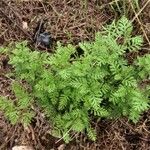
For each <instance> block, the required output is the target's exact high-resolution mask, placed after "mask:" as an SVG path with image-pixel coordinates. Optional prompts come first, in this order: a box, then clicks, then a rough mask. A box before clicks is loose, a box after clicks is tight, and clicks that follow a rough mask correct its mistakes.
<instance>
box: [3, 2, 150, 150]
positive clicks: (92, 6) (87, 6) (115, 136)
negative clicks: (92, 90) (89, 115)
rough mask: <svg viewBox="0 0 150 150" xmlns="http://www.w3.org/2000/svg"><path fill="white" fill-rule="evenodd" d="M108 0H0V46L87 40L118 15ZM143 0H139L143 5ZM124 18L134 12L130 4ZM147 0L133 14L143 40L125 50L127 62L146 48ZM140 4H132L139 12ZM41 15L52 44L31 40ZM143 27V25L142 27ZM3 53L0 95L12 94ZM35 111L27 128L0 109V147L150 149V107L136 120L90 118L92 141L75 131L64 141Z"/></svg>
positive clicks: (149, 26) (149, 17) (149, 46)
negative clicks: (136, 49) (94, 134)
mask: <svg viewBox="0 0 150 150" xmlns="http://www.w3.org/2000/svg"><path fill="white" fill-rule="evenodd" d="M111 2H112V1H111V0H99V1H98V0H91V1H86V0H85V1H81V0H51V1H50V0H49V1H44V0H37V1H30V0H1V1H0V46H5V45H8V44H9V43H11V42H16V41H22V40H27V41H28V42H29V45H30V46H31V47H32V48H34V49H35V48H36V49H37V50H46V51H50V52H51V51H53V50H54V47H55V42H56V41H61V42H62V43H64V44H66V43H72V44H74V45H77V44H78V42H80V41H83V40H87V41H89V40H92V39H93V38H94V34H95V32H97V31H99V30H102V26H103V25H105V24H106V23H109V22H111V21H112V20H113V19H116V18H119V15H120V14H119V12H117V10H116V11H114V10H113V9H112V7H111V5H110V4H111ZM146 2H147V0H142V1H140V8H143V6H144V5H145V3H146ZM129 8H130V9H129V11H128V13H130V15H129V18H130V19H131V20H132V19H133V18H134V17H135V14H134V11H133V10H132V7H131V6H130V7H129ZM149 10H150V3H149V4H147V5H146V7H145V8H144V9H143V11H142V12H141V13H140V14H139V16H138V18H139V20H140V22H139V21H138V20H137V19H135V20H134V22H133V23H134V31H135V32H134V34H142V35H143V37H144V46H143V48H142V49H141V50H140V52H139V53H128V54H127V55H126V58H127V59H128V61H129V63H132V62H133V60H134V59H135V58H136V57H137V56H138V55H140V56H141V55H145V54H146V53H149V49H150V43H149V39H150V12H149ZM139 11H140V10H137V12H139ZM41 19H43V21H44V22H45V26H44V28H45V29H46V31H47V32H49V33H51V36H52V38H53V39H54V43H53V47H51V48H50V49H46V48H43V47H37V45H36V44H35V43H34V39H33V37H34V35H35V29H36V27H37V25H38V23H39V22H40V21H41ZM141 27H142V28H144V31H143V30H142V28H141ZM7 62H8V58H7V57H6V56H3V55H1V56H0V95H3V96H7V97H12V96H13V95H12V94H11V90H10V85H11V80H10V79H9V78H8V77H6V76H5V75H6V73H9V72H10V71H11V66H9V65H8V63H7ZM36 114H37V115H36V117H35V118H34V120H33V121H32V124H31V125H30V126H29V127H28V128H24V127H23V126H22V125H21V124H17V125H11V124H10V123H9V121H8V120H6V118H5V117H4V116H3V114H2V112H1V113H0V150H7V149H8V150H9V149H12V147H13V146H16V145H27V146H32V147H33V148H34V149H35V150H52V149H53V150H63V149H64V150H150V111H148V112H145V113H144V114H143V115H142V117H141V119H140V121H139V122H138V123H137V124H133V123H132V122H129V121H128V120H127V119H126V118H122V119H117V120H113V121H112V120H105V119H103V120H101V121H96V123H95V122H93V124H94V127H95V129H96V131H97V140H96V141H95V142H92V141H90V140H88V138H87V137H86V136H85V135H84V134H77V135H75V137H74V139H73V140H72V141H71V142H70V143H69V144H65V143H64V142H63V141H62V140H61V141H59V139H57V138H54V137H53V136H51V135H50V133H49V131H50V130H51V127H50V125H49V123H48V122H47V121H46V119H45V118H44V116H43V114H42V112H41V110H40V109H39V108H38V107H37V108H36Z"/></svg>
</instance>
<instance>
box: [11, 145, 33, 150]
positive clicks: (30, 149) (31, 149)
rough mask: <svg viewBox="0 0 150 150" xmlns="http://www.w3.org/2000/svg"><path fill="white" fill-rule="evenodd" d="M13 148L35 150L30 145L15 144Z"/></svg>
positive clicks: (14, 149) (15, 149)
mask: <svg viewBox="0 0 150 150" xmlns="http://www.w3.org/2000/svg"><path fill="white" fill-rule="evenodd" d="M12 150H34V149H33V148H32V147H30V146H14V147H13V148H12Z"/></svg>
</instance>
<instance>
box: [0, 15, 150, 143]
mask: <svg viewBox="0 0 150 150" xmlns="http://www.w3.org/2000/svg"><path fill="white" fill-rule="evenodd" d="M131 33H132V24H131V23H130V21H128V20H127V18H125V17H122V18H121V19H120V20H118V21H117V22H116V21H113V23H112V24H111V25H108V26H107V27H106V28H105V29H104V31H103V32H98V33H97V34H96V36H95V40H94V41H93V42H82V43H79V47H80V48H81V49H82V50H83V54H82V55H79V54H77V52H76V48H75V46H73V45H71V44H68V45H67V46H62V45H61V44H60V43H59V42H58V44H57V48H56V51H55V53H54V54H49V53H46V52H38V51H31V50H30V49H29V48H28V47H27V45H26V42H23V43H18V44H16V46H15V48H13V49H11V48H7V49H6V50H5V49H3V50H2V51H3V52H5V53H7V55H8V56H9V58H10V61H9V63H10V64H11V65H12V66H13V68H14V70H13V74H14V77H15V82H14V84H13V91H14V92H15V95H16V100H15V101H16V102H17V104H16V103H14V102H12V101H11V103H9V102H10V100H9V101H7V100H6V98H1V99H0V109H2V110H4V113H6V116H8V118H9V119H10V121H11V122H13V123H16V121H17V120H18V119H17V118H18V112H19V113H20V112H22V110H24V107H25V110H27V112H29V114H30V113H31V114H33V113H32V107H31V106H32V105H33V104H35V103H36V104H37V105H39V106H40V107H41V108H42V109H43V110H44V112H45V114H46V116H47V118H48V119H49V120H50V122H51V124H52V125H53V126H54V130H53V134H54V135H55V136H56V135H57V136H61V137H63V139H64V140H65V141H66V142H68V141H69V140H70V134H71V133H72V131H75V132H84V131H85V132H87V134H88V136H89V137H90V138H91V139H92V140H95V139H96V134H95V132H94V130H93V129H92V127H91V124H90V121H91V119H92V118H93V117H94V116H95V117H96V118H116V117H121V116H126V117H128V118H129V119H131V120H132V121H133V122H137V121H138V119H139V118H140V114H141V113H142V112H143V111H145V110H147V109H148V108H149V98H148V96H149V94H148V91H149V88H146V89H140V88H139V83H140V82H141V81H142V80H144V79H146V78H147V77H148V76H149V72H150V71H149V68H150V67H148V66H149V64H150V56H149V55H147V56H145V57H142V58H139V59H137V62H135V63H134V64H133V65H129V64H128V63H127V60H126V59H125V57H124V55H125V53H126V51H137V50H139V49H140V47H141V46H142V42H143V41H142V38H141V36H135V37H132V36H131ZM147 67H148V68H147ZM22 82H23V83H24V84H23V83H22ZM25 87H26V90H25V91H24V92H22V90H23V89H24V88H25ZM27 93H28V94H27ZM10 104H11V106H9V105H10ZM18 106H19V107H18ZM22 107H23V108H22ZM11 108H12V109H11ZM11 112H15V114H17V115H13V117H12V115H11ZM23 112H24V111H23ZM29 116H30V117H29V119H30V121H31V117H32V115H29ZM30 121H28V122H30Z"/></svg>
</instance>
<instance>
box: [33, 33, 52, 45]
mask: <svg viewBox="0 0 150 150" xmlns="http://www.w3.org/2000/svg"><path fill="white" fill-rule="evenodd" d="M36 43H37V44H38V45H42V46H44V47H46V48H50V46H51V45H52V38H51V35H50V34H49V33H48V32H43V33H40V34H39V35H37V39H36Z"/></svg>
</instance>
